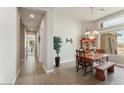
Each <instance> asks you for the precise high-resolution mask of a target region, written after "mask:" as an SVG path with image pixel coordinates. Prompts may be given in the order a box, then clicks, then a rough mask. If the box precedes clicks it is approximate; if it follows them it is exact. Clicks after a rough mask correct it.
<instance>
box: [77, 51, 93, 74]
mask: <svg viewBox="0 0 124 93" xmlns="http://www.w3.org/2000/svg"><path fill="white" fill-rule="evenodd" d="M79 66H81V67H82V69H83V70H84V76H85V75H86V73H88V72H92V61H91V60H88V59H86V58H85V51H80V50H76V68H77V72H78V70H79V69H80V68H79ZM88 67H90V70H89V71H87V68H88Z"/></svg>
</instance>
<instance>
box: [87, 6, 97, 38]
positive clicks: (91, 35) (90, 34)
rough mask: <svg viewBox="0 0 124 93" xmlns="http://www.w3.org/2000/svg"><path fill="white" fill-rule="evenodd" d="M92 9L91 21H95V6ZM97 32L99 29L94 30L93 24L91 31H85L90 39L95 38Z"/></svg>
mask: <svg viewBox="0 0 124 93" xmlns="http://www.w3.org/2000/svg"><path fill="white" fill-rule="evenodd" d="M90 11H91V21H93V7H90ZM97 34H98V31H96V30H94V27H93V25H92V26H91V28H90V31H87V32H85V35H86V36H87V38H89V39H95V38H96V35H97Z"/></svg>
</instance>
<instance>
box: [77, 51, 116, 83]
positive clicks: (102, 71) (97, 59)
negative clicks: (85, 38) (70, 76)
mask: <svg viewBox="0 0 124 93" xmlns="http://www.w3.org/2000/svg"><path fill="white" fill-rule="evenodd" d="M75 57H76V70H77V72H78V70H80V69H82V70H83V75H84V76H86V75H87V74H92V75H94V74H95V78H96V79H98V80H101V81H104V80H105V79H107V73H108V72H110V73H113V72H114V65H115V64H114V63H113V62H110V61H109V54H107V53H105V51H104V50H102V49H96V50H95V51H91V52H88V53H86V52H85V50H83V49H78V50H76V55H75Z"/></svg>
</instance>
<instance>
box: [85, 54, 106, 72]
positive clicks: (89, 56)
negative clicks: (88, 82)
mask: <svg viewBox="0 0 124 93" xmlns="http://www.w3.org/2000/svg"><path fill="white" fill-rule="evenodd" d="M85 58H86V59H88V60H91V63H92V72H93V63H94V62H95V61H97V60H100V59H103V58H106V61H108V54H106V53H87V54H85Z"/></svg>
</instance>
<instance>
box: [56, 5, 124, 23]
mask: <svg viewBox="0 0 124 93" xmlns="http://www.w3.org/2000/svg"><path fill="white" fill-rule="evenodd" d="M122 9H124V7H93V9H92V12H93V13H92V16H91V9H90V7H56V8H55V12H56V13H59V14H61V15H63V16H68V17H70V18H73V19H76V20H80V21H93V20H97V19H99V18H102V17H104V16H107V15H110V14H112V13H115V12H117V11H120V10H122Z"/></svg>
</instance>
